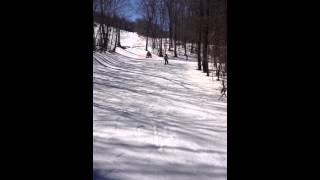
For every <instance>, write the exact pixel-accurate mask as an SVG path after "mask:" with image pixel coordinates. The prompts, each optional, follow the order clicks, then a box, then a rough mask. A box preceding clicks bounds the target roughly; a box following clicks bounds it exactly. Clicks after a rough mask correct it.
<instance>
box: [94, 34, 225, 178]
mask: <svg viewBox="0 0 320 180" xmlns="http://www.w3.org/2000/svg"><path fill="white" fill-rule="evenodd" d="M121 36H122V37H121V44H122V45H123V46H129V48H127V49H120V48H117V52H116V53H113V54H111V53H94V55H93V72H94V73H93V160H94V161H93V172H94V174H93V179H94V180H206V179H214V180H220V179H221V180H222V179H223V180H226V179H227V104H226V99H224V101H220V100H218V98H219V97H220V92H219V90H220V88H221V84H220V83H218V82H216V81H212V79H211V77H206V76H205V74H204V73H202V72H200V71H197V70H196V67H197V64H196V62H191V61H185V60H184V58H183V57H181V60H170V59H169V65H164V61H163V59H162V58H160V57H157V56H156V55H155V54H153V58H152V59H149V58H145V54H146V51H144V50H143V49H144V43H145V42H144V39H143V38H142V37H139V36H138V35H137V34H136V33H127V32H122V35H121Z"/></svg>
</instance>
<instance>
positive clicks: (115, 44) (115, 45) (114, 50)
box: [112, 30, 118, 52]
mask: <svg viewBox="0 0 320 180" xmlns="http://www.w3.org/2000/svg"><path fill="white" fill-rule="evenodd" d="M115 36H116V40H115V42H114V47H113V50H112V51H113V52H116V48H117V42H118V36H117V30H116V35H115Z"/></svg>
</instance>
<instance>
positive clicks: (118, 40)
mask: <svg viewBox="0 0 320 180" xmlns="http://www.w3.org/2000/svg"><path fill="white" fill-rule="evenodd" d="M117 37H118V38H117V43H118V44H117V46H118V47H121V43H120V28H118V29H117Z"/></svg>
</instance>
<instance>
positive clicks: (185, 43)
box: [183, 40, 187, 56]
mask: <svg viewBox="0 0 320 180" xmlns="http://www.w3.org/2000/svg"><path fill="white" fill-rule="evenodd" d="M183 47H184V55H185V56H187V42H186V40H184V42H183Z"/></svg>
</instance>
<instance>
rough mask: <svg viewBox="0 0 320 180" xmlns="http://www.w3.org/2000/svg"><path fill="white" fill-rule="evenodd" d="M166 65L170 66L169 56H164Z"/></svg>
mask: <svg viewBox="0 0 320 180" xmlns="http://www.w3.org/2000/svg"><path fill="white" fill-rule="evenodd" d="M164 64H169V61H168V55H167V54H165V55H164Z"/></svg>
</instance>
